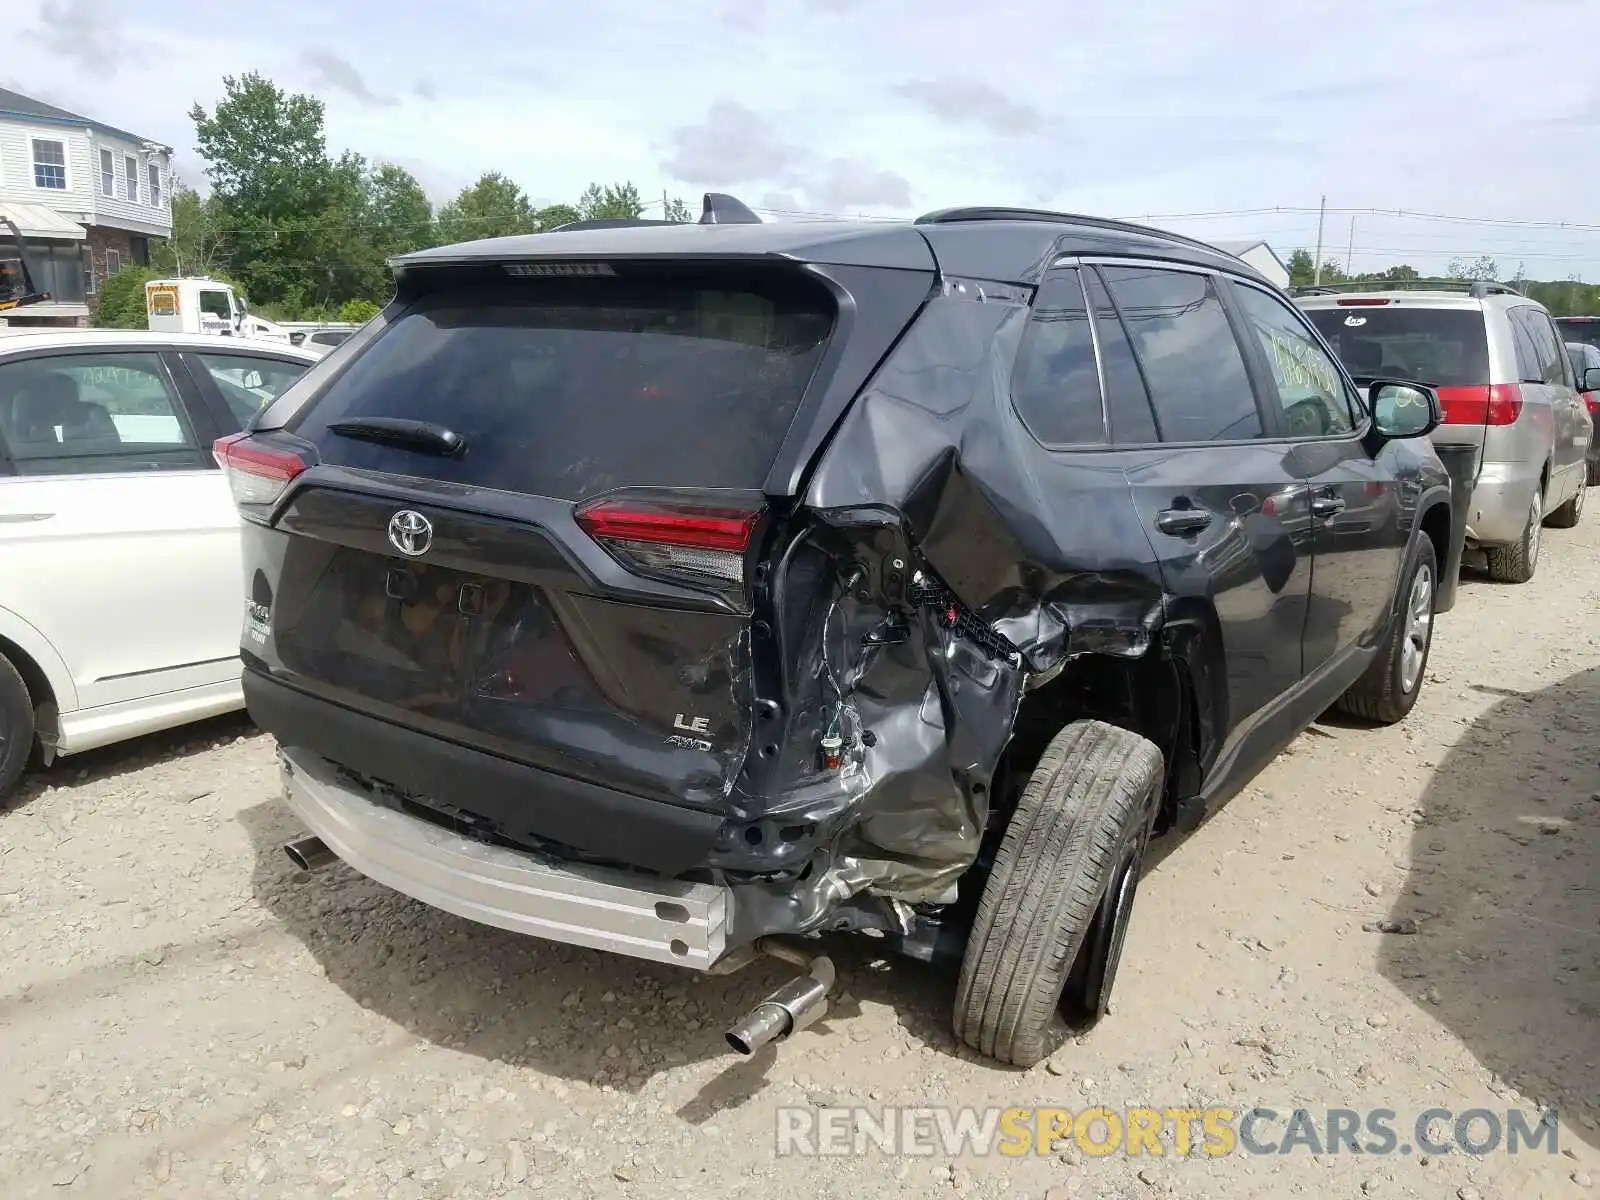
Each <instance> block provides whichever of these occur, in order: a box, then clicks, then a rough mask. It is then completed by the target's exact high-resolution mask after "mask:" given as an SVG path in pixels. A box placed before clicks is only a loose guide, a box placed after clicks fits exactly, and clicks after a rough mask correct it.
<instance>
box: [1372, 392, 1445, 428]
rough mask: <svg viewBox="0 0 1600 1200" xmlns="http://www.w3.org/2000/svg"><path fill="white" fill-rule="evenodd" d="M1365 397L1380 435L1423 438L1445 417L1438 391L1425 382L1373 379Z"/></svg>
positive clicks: (1373, 422) (1374, 425)
mask: <svg viewBox="0 0 1600 1200" xmlns="http://www.w3.org/2000/svg"><path fill="white" fill-rule="evenodd" d="M1367 396H1368V402H1369V403H1370V404H1371V405H1372V424H1373V428H1375V429H1376V430H1377V432H1378V435H1379V436H1380V437H1383V438H1412V437H1425V436H1427V435H1428V434H1430V433H1432V432H1433V431H1434V430H1435V429H1437V428H1438V427H1439V425H1440V423H1441V422H1443V420H1444V408H1443V406H1442V405H1441V404H1440V403H1439V393H1438V392H1436V391H1434V390H1433V389H1432V388H1431V387H1428V386H1427V385H1426V384H1421V383H1402V382H1400V381H1399V380H1394V379H1374V380H1373V381H1372V386H1371V388H1370V389H1369V390H1368V392H1367Z"/></svg>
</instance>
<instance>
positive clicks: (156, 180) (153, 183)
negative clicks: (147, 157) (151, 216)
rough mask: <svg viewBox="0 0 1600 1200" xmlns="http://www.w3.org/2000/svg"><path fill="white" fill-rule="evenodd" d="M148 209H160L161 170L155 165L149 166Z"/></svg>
mask: <svg viewBox="0 0 1600 1200" xmlns="http://www.w3.org/2000/svg"><path fill="white" fill-rule="evenodd" d="M150 207H151V208H160V207H161V168H160V166H158V165H157V164H156V163H151V164H150Z"/></svg>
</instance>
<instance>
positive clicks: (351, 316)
mask: <svg viewBox="0 0 1600 1200" xmlns="http://www.w3.org/2000/svg"><path fill="white" fill-rule="evenodd" d="M382 311H383V309H382V308H381V307H380V306H379V305H377V304H375V303H373V302H372V301H371V300H346V301H345V302H344V303H343V304H341V305H340V306H339V311H338V313H337V314H335V316H334V320H336V321H347V322H349V323H350V324H352V325H365V324H366V323H367V322H368V321H370V320H372V318H373V317H375V316H377V315H378V314H379V313H380V312H382Z"/></svg>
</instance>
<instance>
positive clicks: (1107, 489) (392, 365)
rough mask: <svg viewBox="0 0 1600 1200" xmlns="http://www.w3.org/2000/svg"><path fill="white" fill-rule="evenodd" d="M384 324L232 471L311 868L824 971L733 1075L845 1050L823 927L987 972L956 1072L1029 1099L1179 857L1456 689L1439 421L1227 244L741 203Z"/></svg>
mask: <svg viewBox="0 0 1600 1200" xmlns="http://www.w3.org/2000/svg"><path fill="white" fill-rule="evenodd" d="M396 282H397V293H396V296H395V298H394V300H393V302H392V303H390V305H389V306H388V307H387V308H386V309H385V310H384V312H383V313H382V314H381V315H380V316H379V317H378V318H376V319H374V320H373V321H372V322H371V323H369V324H368V325H366V326H364V327H363V328H362V329H361V330H360V332H358V333H357V334H355V335H354V336H353V337H352V338H351V339H350V340H349V341H348V342H346V343H345V344H344V345H342V346H340V347H339V348H337V349H336V350H334V351H333V352H332V353H331V354H329V355H328V356H327V357H326V358H325V359H323V360H322V361H321V363H320V364H319V365H318V366H316V367H314V368H313V369H312V370H311V371H310V372H309V373H308V374H307V375H306V377H305V378H304V379H303V380H302V381H301V383H300V385H299V386H297V387H295V388H293V389H292V390H291V391H289V392H287V393H285V395H284V396H282V397H281V398H280V399H279V400H278V401H277V402H275V403H274V404H272V405H271V406H270V407H268V408H267V409H266V410H265V411H264V412H263V414H262V415H261V416H260V417H259V418H258V419H257V421H256V422H255V423H254V426H253V428H252V429H251V430H249V431H248V432H247V433H246V434H245V435H244V436H243V437H241V438H239V439H237V440H224V441H223V442H221V443H219V444H218V446H217V451H216V453H217V456H218V458H219V460H220V461H221V462H222V463H224V464H225V466H226V468H227V471H228V473H229V475H230V477H231V479H232V482H233V486H234V489H235V495H236V496H237V499H238V505H239V509H240V512H241V513H242V515H243V516H244V518H245V531H246V532H245V543H246V545H245V553H244V557H245V567H244V569H245V578H246V583H247V591H248V595H249V604H248V610H247V614H246V626H245V635H244V641H243V657H244V662H245V670H244V690H245V694H246V697H247V703H248V706H249V709H250V712H251V714H252V715H253V716H254V718H255V719H256V721H258V722H259V723H260V725H261V726H262V727H263V728H265V729H267V730H269V731H270V732H272V733H273V734H275V735H276V736H277V738H278V741H279V743H280V745H281V748H282V763H283V771H284V777H285V786H286V793H287V799H288V803H289V804H290V806H291V807H292V808H293V809H294V811H295V812H296V813H297V814H298V815H299V816H300V818H301V820H302V821H303V822H304V824H305V826H306V827H307V829H308V831H309V835H308V837H307V838H305V839H301V840H299V841H297V842H295V843H291V845H290V847H289V849H290V851H291V857H294V858H295V859H296V860H297V861H298V862H300V863H301V864H302V865H307V866H313V865H317V864H319V863H322V862H325V861H327V860H328V859H329V858H330V857H331V856H332V855H337V856H338V857H339V858H342V859H344V860H345V861H346V862H348V863H349V864H350V865H352V866H354V867H355V868H356V869H358V870H360V871H362V872H364V873H366V874H368V875H370V876H371V877H372V878H374V879H376V880H378V881H380V882H383V883H385V884H388V885H389V886H391V887H394V888H396V889H398V890H400V891H402V892H406V893H408V894H410V895H412V896H414V897H417V898H419V899H422V900H424V901H426V902H427V903H430V904H433V905H436V906H438V907H440V908H443V909H446V910H448V911H450V912H453V913H457V914H459V915H462V916H465V917H468V918H471V919H474V920H478V921H482V922H486V923H488V924H491V925H497V926H501V927H504V928H507V929H512V930H520V931H523V932H526V933H529V934H535V935H538V936H541V937H545V938H550V939H554V940H557V941H563V942H568V943H574V944H577V945H581V946H589V947H595V948H599V949H604V950H610V951H616V952H620V953H623V954H631V955H636V956H638V957H641V958H646V959H652V960H656V961H660V962H667V963H676V964H680V965H683V966H686V967H692V968H697V969H701V970H712V971H725V970H730V969H732V968H734V967H736V966H738V965H741V964H742V963H744V962H746V961H748V960H749V959H750V958H752V957H754V956H755V955H756V954H758V953H761V952H764V951H770V952H772V953H774V954H777V955H778V956H780V957H785V958H788V959H790V960H791V961H796V962H799V963H801V964H809V971H808V973H805V974H802V975H800V976H799V977H798V978H797V979H796V980H795V981H794V982H792V983H791V984H789V985H787V986H786V987H785V988H783V989H781V990H780V991H779V992H777V993H776V994H774V996H773V997H771V999H770V1000H769V1001H768V1002H767V1003H765V1004H763V1005H761V1006H759V1007H758V1008H757V1009H755V1010H754V1011H753V1012H752V1013H751V1014H749V1015H748V1016H747V1017H746V1018H745V1019H743V1020H742V1021H740V1022H738V1023H737V1024H735V1025H734V1026H733V1027H732V1028H731V1029H730V1031H729V1033H728V1040H729V1041H730V1043H731V1044H732V1045H733V1046H734V1047H735V1048H736V1049H738V1050H740V1051H743V1052H746V1053H748V1052H751V1051H752V1050H754V1049H755V1048H756V1047H757V1046H759V1045H762V1044H764V1043H767V1042H770V1041H772V1040H775V1039H777V1038H781V1037H783V1036H786V1035H787V1034H788V1033H789V1032H791V1031H792V1030H793V1029H796V1028H800V1027H803V1026H804V1025H805V1024H807V1023H808V1022H809V1021H810V1020H812V1019H814V1018H815V1017H816V1016H817V1015H818V1014H819V1013H820V1012H821V1011H822V1010H823V1006H824V1004H825V999H826V992H827V989H828V986H829V984H830V982H831V980H832V968H831V965H830V964H829V963H828V960H827V959H826V958H825V957H822V956H820V955H818V956H817V957H815V958H812V957H811V955H812V954H815V946H816V944H817V943H815V942H814V941H808V940H802V941H798V942H797V941H795V940H793V939H792V935H810V934H817V933H823V932H835V931H847V930H849V931H862V932H867V933H871V934H876V935H881V936H885V937H887V938H888V939H889V942H890V944H892V945H893V946H895V947H896V948H897V949H899V950H901V951H903V952H905V953H907V954H910V955H913V956H917V957H921V958H924V959H929V960H938V961H947V962H950V963H951V964H952V965H953V964H954V962H955V961H957V960H959V962H960V980H959V984H958V987H957V996H956V1002H955V1015H954V1024H955V1029H956V1031H957V1033H958V1035H959V1036H960V1037H961V1038H962V1039H963V1040H964V1041H965V1042H967V1043H968V1044H969V1045H971V1046H973V1047H976V1048H978V1049H979V1050H980V1051H981V1052H983V1053H984V1054H987V1055H991V1056H993V1057H995V1058H998V1059H1002V1060H1005V1061H1008V1062H1012V1063H1020V1064H1026V1063H1032V1062H1035V1061H1037V1060H1038V1059H1039V1058H1041V1057H1042V1056H1043V1055H1045V1054H1046V1053H1048V1051H1049V1050H1050V1048H1051V1043H1052V1041H1053V1039H1054V1037H1055V1036H1056V1035H1057V1032H1058V1028H1059V1027H1058V1017H1057V1014H1058V1012H1059V1013H1061V1014H1064V1015H1067V1016H1070V1017H1073V1018H1075V1019H1085V1020H1090V1019H1093V1018H1094V1017H1097V1016H1098V1015H1100V1014H1101V1013H1102V1012H1103V1011H1104V1010H1105V1008H1106V1003H1107V997H1108V995H1109V993H1110V990H1111V986H1112V982H1113V980H1114V978H1115V974H1116V969H1117V962H1118V958H1119V955H1120V953H1121V949H1122V941H1123V935H1124V932H1125V930H1126V928H1127V921H1128V914H1129V911H1130V906H1131V904H1132V902H1133V898H1134V892H1135V888H1136V887H1137V885H1138V881H1139V874H1140V867H1141V864H1142V862H1143V858H1144V855H1145V849H1146V846H1147V844H1148V841H1149V839H1150V837H1151V835H1152V834H1154V833H1160V832H1163V831H1166V830H1169V829H1175V828H1189V827H1192V826H1193V825H1194V824H1196V823H1198V821H1199V820H1200V819H1201V818H1202V817H1203V816H1204V814H1205V813H1206V812H1207V811H1209V810H1210V809H1212V808H1213V807H1214V806H1215V805H1217V804H1219V803H1221V802H1222V801H1223V800H1225V799H1226V798H1227V797H1228V796H1229V795H1231V794H1232V793H1233V792H1235V791H1236V790H1237V789H1238V788H1239V787H1240V786H1242V785H1243V784H1244V783H1245V782H1246V781H1248V780H1249V779H1250V778H1251V776H1252V775H1254V774H1255V772H1256V771H1257V770H1259V769H1260V768H1261V766H1262V765H1263V764H1265V763H1266V762H1267V761H1269V760H1270V759H1271V758H1272V757H1273V756H1274V755H1275V754H1277V752H1278V751H1279V750H1280V749H1282V747H1283V746H1284V745H1285V744H1286V743H1287V742H1288V741H1289V740H1290V739H1291V738H1293V737H1294V736H1295V735H1296V734H1297V733H1298V732H1299V731H1300V730H1301V729H1302V728H1303V727H1305V726H1306V725H1307V724H1308V723H1310V722H1311V721H1312V720H1313V719H1315V718H1316V716H1317V715H1318V714H1319V713H1321V712H1322V711H1323V710H1324V709H1325V708H1327V707H1328V706H1329V705H1331V704H1334V703H1341V704H1342V705H1343V706H1344V707H1345V708H1346V709H1347V710H1348V711H1350V712H1352V713H1356V714H1359V715H1360V716H1362V717H1365V718H1370V719H1372V720H1374V721H1378V722H1392V721H1397V720H1399V719H1401V718H1402V717H1404V716H1405V715H1406V713H1407V712H1408V711H1409V710H1410V708H1411V707H1412V705H1413V704H1414V702H1415V701H1416V698H1417V694H1418V692H1419V691H1420V690H1421V688H1422V685H1423V679H1424V674H1425V672H1424V668H1425V665H1426V662H1427V656H1428V649H1429V646H1430V643H1431V637H1432V632H1433V627H1434V616H1435V614H1436V613H1438V612H1441V611H1444V610H1445V609H1446V608H1448V607H1449V606H1450V604H1451V599H1452V596H1453V591H1454V580H1455V578H1456V567H1457V565H1458V562H1459V557H1460V553H1461V541H1462V536H1463V529H1462V527H1461V525H1460V522H1459V521H1458V520H1456V519H1455V518H1454V517H1453V514H1452V509H1451V501H1450V483H1449V479H1448V477H1447V475H1446V473H1445V471H1444V469H1443V467H1442V466H1441V464H1440V462H1439V459H1438V457H1437V455H1436V454H1435V452H1434V450H1433V448H1432V446H1431V445H1430V443H1429V442H1428V440H1427V435H1428V434H1429V433H1430V432H1431V431H1432V429H1433V428H1434V426H1435V425H1436V424H1437V423H1438V421H1439V419H1440V410H1439V401H1438V397H1437V396H1436V395H1435V394H1434V393H1433V392H1432V391H1431V390H1430V389H1428V388H1425V387H1420V386H1412V385H1408V384H1405V383H1403V382H1396V381H1388V380H1383V379H1377V380H1373V381H1372V382H1371V386H1370V394H1371V402H1372V407H1373V409H1374V410H1375V411H1373V412H1369V411H1368V410H1367V408H1366V407H1365V405H1364V404H1363V401H1362V399H1361V393H1360V392H1359V391H1358V390H1357V389H1356V387H1355V386H1354V385H1353V383H1352V382H1351V380H1350V379H1349V377H1348V376H1347V375H1346V374H1345V372H1344V370H1343V369H1342V368H1341V367H1340V366H1339V364H1338V362H1337V361H1336V360H1335V358H1334V357H1333V355H1332V354H1331V353H1330V351H1329V350H1328V348H1327V346H1326V344H1325V343H1324V342H1323V341H1322V339H1321V338H1320V337H1319V336H1318V335H1317V333H1316V332H1315V331H1314V330H1313V329H1312V328H1311V326H1310V325H1308V324H1307V322H1306V320H1305V318H1304V317H1302V316H1301V315H1300V313H1299V312H1297V311H1296V309H1295V308H1294V307H1293V305H1291V304H1290V303H1289V302H1288V301H1287V300H1286V299H1285V298H1284V296H1283V295H1282V293H1280V292H1279V291H1277V290H1276V289H1274V288H1273V287H1272V286H1271V285H1270V284H1268V283H1267V282H1266V281H1265V280H1263V279H1262V278H1261V277H1260V276H1259V275H1257V274H1256V273H1255V272H1254V271H1252V270H1251V269H1250V268H1249V267H1247V266H1245V265H1243V264H1241V263H1240V262H1239V260H1237V259H1235V258H1232V257H1231V256H1229V255H1227V254H1224V253H1221V252H1219V251H1217V250H1214V249H1212V248H1211V247H1208V246H1205V245H1202V244H1200V243H1198V242H1193V241H1189V240H1187V239H1185V238H1181V237H1178V236H1175V235H1171V234H1167V233H1162V232H1158V231H1155V230H1151V229H1146V228H1142V227H1139V226H1133V225H1127V224H1123V223H1119V222H1114V221H1105V220H1097V219H1093V218H1088V217H1075V216H1064V215H1061V214H1055V213H1038V212H1031V211H1026V210H1010V209H961V210H949V211H943V212H938V213H932V214H929V215H928V216H925V217H922V218H921V219H919V220H917V221H916V222H914V223H913V222H905V223H886V222H852V223H837V224H809V223H806V224H801V223H792V224H761V223H760V222H759V221H758V220H756V219H755V218H754V216H753V215H752V214H750V213H749V210H747V209H744V208H743V207H742V206H740V205H738V204H737V202H736V201H732V200H731V199H730V198H726V197H715V196H708V197H707V203H706V215H705V217H703V218H702V220H701V223H700V224H698V225H672V226H666V225H664V224H663V223H651V222H602V223H582V224H579V225H575V226H569V227H567V228H565V229H563V230H559V231H553V232H551V233H546V234H540V235H537V236H531V237H521V238H501V239H497V240H492V241H483V242H476V243H471V244H467V245H460V246H451V247H443V248H440V249H435V250H427V251H423V252H420V253H416V254H412V255H409V256H406V257H404V258H402V259H400V260H398V261H397V265H396ZM776 935H791V937H790V938H788V939H783V938H781V937H780V940H776V941H775V940H773V939H774V937H775V936H776ZM808 944H809V945H810V946H811V947H812V949H809V950H807V949H801V948H800V947H804V946H807V945H808ZM947 956H948V957H947Z"/></svg>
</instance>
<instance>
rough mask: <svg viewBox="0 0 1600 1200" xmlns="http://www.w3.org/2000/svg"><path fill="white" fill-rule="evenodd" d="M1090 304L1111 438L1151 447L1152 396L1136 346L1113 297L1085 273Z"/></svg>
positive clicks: (1097, 278)
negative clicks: (1098, 347)
mask: <svg viewBox="0 0 1600 1200" xmlns="http://www.w3.org/2000/svg"><path fill="white" fill-rule="evenodd" d="M1083 279H1084V283H1085V285H1086V289H1085V290H1087V291H1088V293H1089V305H1090V307H1091V308H1092V309H1093V310H1094V331H1095V337H1096V338H1098V339H1099V342H1100V371H1101V373H1102V374H1103V375H1104V376H1105V389H1106V414H1107V415H1108V416H1109V417H1110V418H1111V439H1112V441H1114V442H1116V443H1117V445H1119V446H1148V445H1149V444H1150V443H1152V442H1156V441H1159V440H1160V439H1159V437H1158V436H1157V435H1156V420H1155V415H1154V414H1153V413H1152V412H1151V410H1150V393H1149V392H1148V391H1146V390H1145V386H1144V376H1142V375H1141V374H1140V373H1139V360H1138V359H1137V358H1135V357H1134V354H1133V343H1132V342H1130V341H1129V340H1128V331H1127V330H1126V329H1125V328H1123V325H1122V318H1121V317H1119V316H1118V315H1117V308H1116V305H1114V304H1112V303H1111V294H1110V293H1109V292H1107V291H1106V285H1105V284H1104V283H1102V282H1101V281H1100V276H1099V274H1098V273H1097V272H1095V271H1085V272H1084V276H1083Z"/></svg>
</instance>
